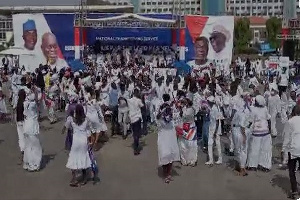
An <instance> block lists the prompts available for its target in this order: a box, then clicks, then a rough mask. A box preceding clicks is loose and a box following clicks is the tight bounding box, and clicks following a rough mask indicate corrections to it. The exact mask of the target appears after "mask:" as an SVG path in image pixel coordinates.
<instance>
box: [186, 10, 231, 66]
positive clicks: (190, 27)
mask: <svg viewBox="0 0 300 200" xmlns="http://www.w3.org/2000/svg"><path fill="white" fill-rule="evenodd" d="M233 30H234V17H233V16H220V17H219V16H218V17H215V16H209V17H208V16H196V15H190V16H186V32H185V44H186V47H187V48H186V55H185V56H186V60H187V61H188V62H189V64H190V65H193V64H194V65H195V60H198V61H197V62H196V63H203V62H204V61H205V60H208V62H207V63H209V62H214V63H215V65H216V66H217V67H223V68H224V69H222V70H224V71H229V66H230V64H231V60H232V49H233ZM191 67H192V68H193V66H191Z"/></svg>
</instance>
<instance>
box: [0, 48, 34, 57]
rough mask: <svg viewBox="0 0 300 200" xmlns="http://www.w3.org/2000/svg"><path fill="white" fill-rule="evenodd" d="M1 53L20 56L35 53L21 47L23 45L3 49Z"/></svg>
mask: <svg viewBox="0 0 300 200" xmlns="http://www.w3.org/2000/svg"><path fill="white" fill-rule="evenodd" d="M0 55H14V56H20V55H34V54H33V53H30V52H28V51H27V50H25V49H24V48H21V47H11V48H9V49H6V50H3V51H1V52H0Z"/></svg>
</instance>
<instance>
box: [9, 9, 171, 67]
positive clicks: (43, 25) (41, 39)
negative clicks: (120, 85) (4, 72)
mask: <svg viewBox="0 0 300 200" xmlns="http://www.w3.org/2000/svg"><path fill="white" fill-rule="evenodd" d="M121 15H122V14H110V13H105V14H99V13H97V14H89V16H88V17H89V18H94V19H99V18H107V17H114V16H121ZM141 16H144V17H148V18H156V19H169V20H170V19H172V15H170V14H143V15H141ZM74 17H75V15H74V14H65V13H55V14H16V15H13V29H14V42H15V46H16V47H23V48H24V49H25V50H26V51H27V53H28V55H31V56H30V59H29V58H28V59H27V60H23V61H20V62H21V64H24V65H26V66H25V67H26V69H27V70H28V71H33V70H34V69H35V68H37V67H38V65H39V64H40V63H42V64H46V63H47V62H48V63H50V64H51V66H56V67H57V69H60V68H62V67H64V66H67V62H66V61H67V60H73V59H74V58H76V57H77V58H78V57H79V56H80V55H75V52H79V51H78V49H79V48H81V47H80V46H81V45H84V44H87V45H94V43H95V42H96V41H99V42H100V44H101V48H102V50H109V49H112V48H115V46H119V47H128V46H131V47H135V46H142V47H143V48H144V49H145V50H150V49H153V48H160V47H164V48H167V47H171V46H172V43H175V42H176V39H174V36H173V35H172V29H171V28H162V27H159V28H154V27H151V28H150V27H149V28H147V27H140V28H131V27H130V24H127V25H126V26H125V25H122V24H121V25H120V28H85V29H82V30H81V28H78V27H74ZM141 23H142V21H141ZM134 25H135V26H136V24H134ZM172 36H173V37H172ZM75 49H77V51H75Z"/></svg>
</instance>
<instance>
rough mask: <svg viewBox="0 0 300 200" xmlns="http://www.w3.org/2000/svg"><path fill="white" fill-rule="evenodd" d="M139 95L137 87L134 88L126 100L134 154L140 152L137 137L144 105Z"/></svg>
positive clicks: (140, 129)
mask: <svg viewBox="0 0 300 200" xmlns="http://www.w3.org/2000/svg"><path fill="white" fill-rule="evenodd" d="M139 96H140V92H139V90H138V89H135V90H134V92H133V97H132V98H131V99H128V100H127V103H128V109H129V119H130V123H131V128H132V135H133V140H134V141H133V148H134V155H139V154H140V148H139V139H140V134H141V132H142V127H141V125H142V112H141V108H142V107H143V106H144V104H143V103H142V100H141V99H140V98H138V97H139Z"/></svg>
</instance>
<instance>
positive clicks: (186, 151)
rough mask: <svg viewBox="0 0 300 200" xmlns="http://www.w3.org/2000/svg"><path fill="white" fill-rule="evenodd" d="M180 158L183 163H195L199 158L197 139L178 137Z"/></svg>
mask: <svg viewBox="0 0 300 200" xmlns="http://www.w3.org/2000/svg"><path fill="white" fill-rule="evenodd" d="M178 144H179V150H180V160H181V163H182V164H183V165H194V164H195V163H196V162H197V159H198V144H197V140H186V139H184V138H178Z"/></svg>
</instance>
